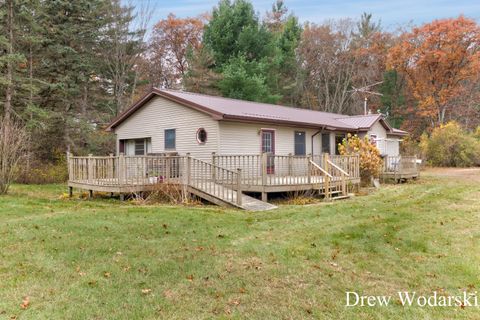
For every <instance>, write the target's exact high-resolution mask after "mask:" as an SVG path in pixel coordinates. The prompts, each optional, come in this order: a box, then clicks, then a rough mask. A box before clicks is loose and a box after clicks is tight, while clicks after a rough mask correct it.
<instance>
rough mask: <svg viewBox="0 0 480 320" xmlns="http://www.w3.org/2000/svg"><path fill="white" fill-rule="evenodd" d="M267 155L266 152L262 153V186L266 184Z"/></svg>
mask: <svg viewBox="0 0 480 320" xmlns="http://www.w3.org/2000/svg"><path fill="white" fill-rule="evenodd" d="M267 156H268V155H267V153H266V152H263V153H262V186H264V187H265V186H266V185H267V161H268V158H267ZM262 198H263V196H262Z"/></svg>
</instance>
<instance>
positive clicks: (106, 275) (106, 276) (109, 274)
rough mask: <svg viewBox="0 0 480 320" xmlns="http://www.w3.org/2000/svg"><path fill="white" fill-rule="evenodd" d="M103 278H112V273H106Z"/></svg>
mask: <svg viewBox="0 0 480 320" xmlns="http://www.w3.org/2000/svg"><path fill="white" fill-rule="evenodd" d="M103 276H104V277H105V278H110V276H111V273H110V272H104V273H103Z"/></svg>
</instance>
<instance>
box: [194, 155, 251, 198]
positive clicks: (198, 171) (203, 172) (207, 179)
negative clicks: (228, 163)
mask: <svg viewBox="0 0 480 320" xmlns="http://www.w3.org/2000/svg"><path fill="white" fill-rule="evenodd" d="M186 161H187V166H186V169H187V172H186V175H185V177H186V179H187V181H186V185H188V186H191V187H194V188H197V189H198V190H200V191H203V192H205V193H208V194H210V195H213V196H214V197H217V198H220V199H223V200H226V201H228V202H232V203H236V204H238V205H242V180H241V177H242V173H241V169H237V171H233V170H228V169H225V168H222V167H219V166H217V165H215V164H212V163H209V162H206V161H203V160H200V159H196V158H192V157H190V156H187V159H186ZM225 186H229V187H233V188H226V187H225ZM234 189H235V190H234Z"/></svg>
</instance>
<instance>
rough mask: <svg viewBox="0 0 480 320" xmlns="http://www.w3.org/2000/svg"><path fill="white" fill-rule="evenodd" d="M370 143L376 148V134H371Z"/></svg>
mask: <svg viewBox="0 0 480 320" xmlns="http://www.w3.org/2000/svg"><path fill="white" fill-rule="evenodd" d="M370 143H371V144H373V145H374V146H376V145H377V135H376V134H371V135H370Z"/></svg>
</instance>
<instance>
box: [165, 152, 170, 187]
mask: <svg viewBox="0 0 480 320" xmlns="http://www.w3.org/2000/svg"><path fill="white" fill-rule="evenodd" d="M170 176H171V169H170V157H169V156H168V155H167V156H166V157H165V177H164V181H165V182H168V181H169V180H170Z"/></svg>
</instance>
